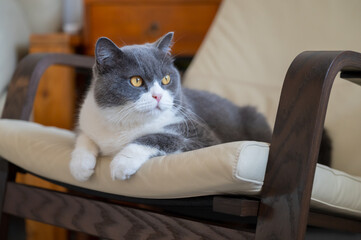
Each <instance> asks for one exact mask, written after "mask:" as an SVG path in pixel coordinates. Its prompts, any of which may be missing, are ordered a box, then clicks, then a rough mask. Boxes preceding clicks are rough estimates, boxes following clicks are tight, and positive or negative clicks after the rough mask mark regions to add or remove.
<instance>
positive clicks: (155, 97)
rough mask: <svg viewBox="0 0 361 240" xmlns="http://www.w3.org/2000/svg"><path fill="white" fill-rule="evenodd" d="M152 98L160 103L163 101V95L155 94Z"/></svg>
mask: <svg viewBox="0 0 361 240" xmlns="http://www.w3.org/2000/svg"><path fill="white" fill-rule="evenodd" d="M152 97H153V98H154V99H155V100H157V102H159V101H160V100H161V99H162V94H153V95H152Z"/></svg>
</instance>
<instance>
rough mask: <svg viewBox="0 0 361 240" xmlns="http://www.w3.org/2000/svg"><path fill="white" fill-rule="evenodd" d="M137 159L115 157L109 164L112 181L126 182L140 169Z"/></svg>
mask: <svg viewBox="0 0 361 240" xmlns="http://www.w3.org/2000/svg"><path fill="white" fill-rule="evenodd" d="M141 165H142V164H141V163H139V161H137V159H132V158H128V157H126V156H121V155H119V154H118V155H117V156H116V157H114V159H113V160H112V162H111V163H110V174H111V177H112V179H113V180H116V179H118V180H127V179H129V178H130V176H132V175H133V174H134V173H136V172H137V171H138V169H139V168H140V167H141Z"/></svg>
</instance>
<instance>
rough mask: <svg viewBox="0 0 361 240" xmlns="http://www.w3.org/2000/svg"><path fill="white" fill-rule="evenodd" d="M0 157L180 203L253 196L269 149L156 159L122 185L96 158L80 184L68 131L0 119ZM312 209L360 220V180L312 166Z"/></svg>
mask: <svg viewBox="0 0 361 240" xmlns="http://www.w3.org/2000/svg"><path fill="white" fill-rule="evenodd" d="M0 134H1V135H0V155H1V156H2V157H4V158H5V159H7V160H9V161H10V162H12V163H14V164H16V165H18V166H20V167H22V168H24V169H26V170H27V171H30V172H32V173H35V174H37V175H39V176H43V177H45V178H48V179H53V180H56V181H60V182H64V183H67V184H71V185H74V186H79V187H83V188H87V189H93V190H97V191H100V192H106V193H112V194H119V195H124V196H131V197H143V198H182V197H193V196H203V195H214V194H243V195H257V194H259V193H260V191H261V188H262V185H263V179H264V174H265V169H266V165H267V160H268V151H269V145H268V144H267V143H262V142H253V141H243V142H233V143H227V144H221V145H216V146H212V147H209V148H204V149H199V150H196V151H191V152H186V153H181V154H174V155H168V156H163V157H157V158H153V159H151V160H149V161H148V162H146V163H145V164H144V165H143V166H142V168H141V169H140V170H139V171H138V172H137V173H136V174H135V175H134V176H132V177H131V179H130V180H127V181H113V180H111V177H110V171H109V163H110V161H111V159H110V158H102V159H98V161H97V165H96V169H95V173H94V175H93V176H92V177H91V178H90V180H89V181H86V182H78V181H76V180H75V179H74V178H73V177H72V176H71V174H70V171H69V168H68V164H69V161H70V154H71V151H72V150H73V147H74V140H75V135H74V133H73V132H70V131H67V130H62V129H58V128H53V127H44V126H41V125H39V124H36V123H31V122H24V121H18V120H0ZM311 204H312V207H315V208H318V209H325V210H329V211H334V212H338V213H344V214H348V215H353V216H359V217H361V178H357V177H353V176H350V175H348V174H345V173H343V172H340V171H337V170H333V169H330V168H328V167H325V166H322V165H318V166H317V169H316V176H315V181H314V187H313V192H312V202H311Z"/></svg>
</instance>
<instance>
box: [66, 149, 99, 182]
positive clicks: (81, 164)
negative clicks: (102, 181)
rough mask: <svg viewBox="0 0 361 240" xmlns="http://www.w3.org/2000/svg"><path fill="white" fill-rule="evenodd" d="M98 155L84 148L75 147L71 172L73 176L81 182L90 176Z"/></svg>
mask: <svg viewBox="0 0 361 240" xmlns="http://www.w3.org/2000/svg"><path fill="white" fill-rule="evenodd" d="M95 164H96V157H95V156H94V155H93V154H92V153H90V152H88V151H86V150H83V149H81V150H80V149H75V150H74V151H73V152H72V154H71V161H70V172H71V174H72V175H73V177H74V178H75V179H76V180H78V181H81V182H84V181H86V180H88V179H89V178H90V176H91V175H93V173H94V168H95Z"/></svg>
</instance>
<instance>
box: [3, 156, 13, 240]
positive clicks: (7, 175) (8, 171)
mask: <svg viewBox="0 0 361 240" xmlns="http://www.w3.org/2000/svg"><path fill="white" fill-rule="evenodd" d="M13 169H14V166H12V165H11V164H9V162H7V161H6V160H5V159H3V158H1V157H0V207H1V214H0V239H8V231H9V222H10V218H11V216H10V215H8V214H6V213H4V212H3V207H4V200H5V193H6V185H7V182H8V181H11V180H12V181H14V180H15V171H13Z"/></svg>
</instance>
